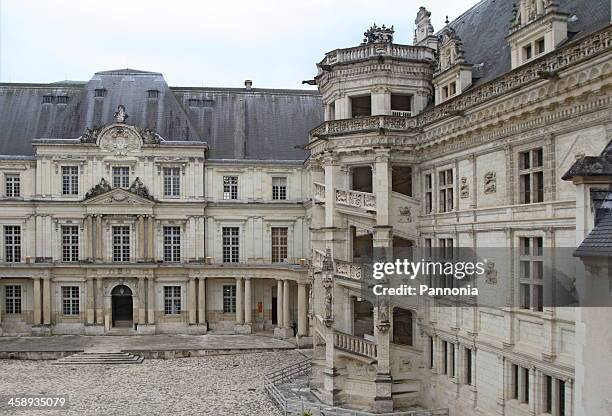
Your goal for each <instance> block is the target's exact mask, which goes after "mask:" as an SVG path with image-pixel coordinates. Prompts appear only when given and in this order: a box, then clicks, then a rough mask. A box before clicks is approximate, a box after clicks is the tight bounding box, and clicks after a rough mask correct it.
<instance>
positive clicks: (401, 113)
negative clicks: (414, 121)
mask: <svg viewBox="0 0 612 416" xmlns="http://www.w3.org/2000/svg"><path fill="white" fill-rule="evenodd" d="M391 115H392V116H395V117H412V111H402V110H391Z"/></svg>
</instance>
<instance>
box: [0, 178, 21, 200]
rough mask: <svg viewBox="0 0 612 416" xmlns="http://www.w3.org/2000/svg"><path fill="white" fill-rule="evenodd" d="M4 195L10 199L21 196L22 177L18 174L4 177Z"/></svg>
mask: <svg viewBox="0 0 612 416" xmlns="http://www.w3.org/2000/svg"><path fill="white" fill-rule="evenodd" d="M4 194H5V195H6V196H7V197H9V198H19V197H20V196H21V177H20V176H19V175H18V174H6V175H4Z"/></svg>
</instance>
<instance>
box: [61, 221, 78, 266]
mask: <svg viewBox="0 0 612 416" xmlns="http://www.w3.org/2000/svg"><path fill="white" fill-rule="evenodd" d="M62 261H67V262H74V261H79V227H78V226H77V225H63V226H62Z"/></svg>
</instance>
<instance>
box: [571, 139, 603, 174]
mask: <svg viewBox="0 0 612 416" xmlns="http://www.w3.org/2000/svg"><path fill="white" fill-rule="evenodd" d="M577 176H609V177H612V141H610V143H608V145H607V146H606V148H605V149H604V150H603V151H602V152H601V154H600V155H599V156H584V157H582V158H580V159H578V160H577V161H576V162H575V163H574V164H573V165H572V167H571V168H569V170H568V171H567V172H566V173H565V175H563V176H562V177H561V179H563V180H564V181H569V180H572V179H573V178H575V177H577Z"/></svg>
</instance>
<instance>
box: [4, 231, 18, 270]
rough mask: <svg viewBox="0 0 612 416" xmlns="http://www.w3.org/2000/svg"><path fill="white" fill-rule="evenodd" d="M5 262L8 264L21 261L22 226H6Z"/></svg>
mask: <svg viewBox="0 0 612 416" xmlns="http://www.w3.org/2000/svg"><path fill="white" fill-rule="evenodd" d="M4 260H5V261H6V262H7V263H19V262H20V261H21V226H19V225H5V226H4Z"/></svg>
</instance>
